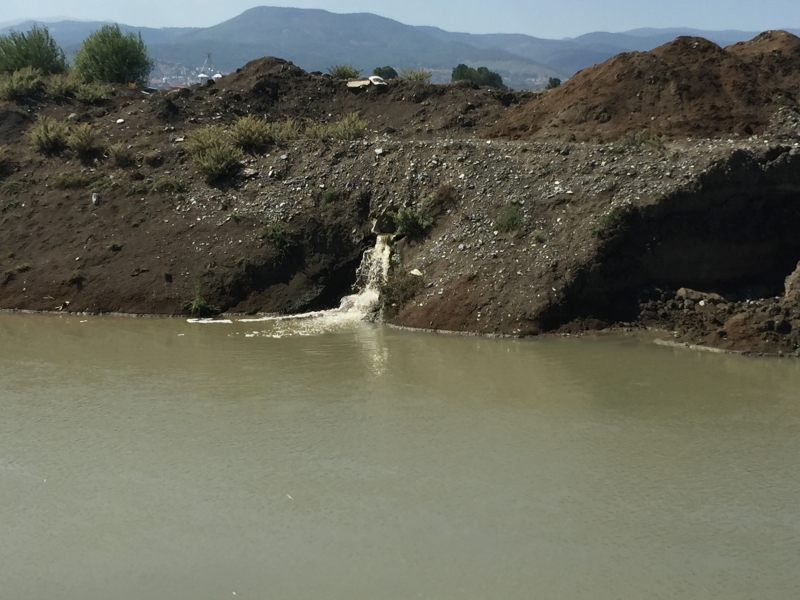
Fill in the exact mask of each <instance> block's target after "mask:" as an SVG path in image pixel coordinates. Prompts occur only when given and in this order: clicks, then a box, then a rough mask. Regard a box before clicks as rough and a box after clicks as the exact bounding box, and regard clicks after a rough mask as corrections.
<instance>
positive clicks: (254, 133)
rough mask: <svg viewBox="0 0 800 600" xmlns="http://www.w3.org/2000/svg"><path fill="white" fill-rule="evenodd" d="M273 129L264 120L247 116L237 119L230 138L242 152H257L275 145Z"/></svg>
mask: <svg viewBox="0 0 800 600" xmlns="http://www.w3.org/2000/svg"><path fill="white" fill-rule="evenodd" d="M272 129H273V128H272V127H271V125H270V123H267V122H266V121H265V120H264V119H259V118H258V117H254V116H252V115H247V116H244V117H240V118H238V119H236V121H235V122H234V123H233V125H232V126H231V129H230V136H231V139H232V140H233V143H234V144H236V145H237V146H239V147H240V148H241V149H242V150H244V151H246V152H257V151H259V150H264V149H265V148H267V147H269V146H270V145H271V144H272V143H273V141H274V140H273V136H272Z"/></svg>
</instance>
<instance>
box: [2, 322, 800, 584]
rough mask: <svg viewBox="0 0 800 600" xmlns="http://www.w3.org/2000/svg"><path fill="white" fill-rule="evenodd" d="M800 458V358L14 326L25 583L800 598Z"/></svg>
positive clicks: (8, 558)
mask: <svg viewBox="0 0 800 600" xmlns="http://www.w3.org/2000/svg"><path fill="white" fill-rule="evenodd" d="M312 333H316V335H309V334H312ZM798 457H800V363H798V362H794V361H789V360H755V359H745V358H741V357H736V356H727V355H716V354H705V353H695V352H691V351H687V350H683V349H673V348H665V347H658V346H655V345H652V344H649V343H645V342H642V341H638V340H632V339H624V338H596V339H583V340H561V339H539V340H523V341H519V340H516V341H511V340H494V339H481V338H469V337H455V336H442V335H432V334H422V333H413V332H407V331H398V330H392V329H387V328H384V327H381V326H375V325H369V324H364V323H356V324H352V323H351V324H344V325H341V326H340V327H338V328H337V327H330V328H329V331H327V332H322V333H320V332H318V331H314V328H313V327H312V326H309V324H308V323H304V324H300V323H297V324H292V323H286V322H281V323H258V322H256V323H238V322H234V323H231V324H215V325H196V324H195V325H193V324H189V323H186V322H184V321H179V320H160V319H159V320H146V319H123V318H85V317H73V316H64V317H58V316H43V315H16V314H2V315H0V597H2V598H8V599H17V598H47V599H80V600H94V599H98V600H99V599H103V600H105V599H108V598H116V599H120V600H127V599H131V600H133V599H137V600H138V599H141V598H170V599H179V600H182V599H186V600H204V599H209V600H210V599H216V598H232V597H234V593H235V597H236V598H343V599H345V598H346V599H348V600H353V599H360V598H365V599H366V598H369V599H374V598H453V599H464V598H476V599H477V598H525V599H529V598H534V597H536V598H595V599H606V598H609V599H610V598H614V599H629V598H630V599H636V600H640V599H642V598H650V599H653V598H720V599H722V598H724V599H726V600H730V599H738V598H742V599H744V598H771V599H776V598H787V599H788V598H792V599H794V598H797V597H798V596H799V595H800V569H798V568H797V565H798V562H797V560H798V556H800V500H799V499H800V460H799V459H798Z"/></svg>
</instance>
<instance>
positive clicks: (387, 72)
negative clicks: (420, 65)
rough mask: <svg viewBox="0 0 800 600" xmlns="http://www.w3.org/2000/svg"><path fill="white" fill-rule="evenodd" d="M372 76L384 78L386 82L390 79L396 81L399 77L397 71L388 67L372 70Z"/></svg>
mask: <svg viewBox="0 0 800 600" xmlns="http://www.w3.org/2000/svg"><path fill="white" fill-rule="evenodd" d="M372 74H373V75H377V76H378V77H382V78H383V79H385V80H386V81H389V80H390V79H396V78H397V77H399V75H398V74H397V71H395V70H394V69H393V68H392V67H390V66H388V65H387V66H385V67H375V68H374V69H373V70H372Z"/></svg>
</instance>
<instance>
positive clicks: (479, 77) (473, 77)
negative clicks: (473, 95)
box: [450, 63, 505, 88]
mask: <svg viewBox="0 0 800 600" xmlns="http://www.w3.org/2000/svg"><path fill="white" fill-rule="evenodd" d="M450 81H452V82H453V83H455V82H456V81H471V82H472V83H474V84H476V85H486V86H489V87H494V88H504V87H505V85H504V84H503V78H502V77H501V76H500V74H499V73H495V72H494V71H490V70H489V69H487V68H486V67H478V68H477V69H474V68H472V67H468V66H467V65H465V64H463V63H462V64H460V65H458V66H457V67H456V68H454V69H453V73H452V75H451V76H450Z"/></svg>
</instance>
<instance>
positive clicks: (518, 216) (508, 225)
mask: <svg viewBox="0 0 800 600" xmlns="http://www.w3.org/2000/svg"><path fill="white" fill-rule="evenodd" d="M524 223H525V213H523V212H522V209H521V208H520V207H519V206H517V205H516V204H512V205H511V206H509V207H508V208H507V209H506V210H505V211H503V214H501V215H500V216H499V217H498V219H497V222H496V223H495V225H496V226H497V229H499V230H500V231H503V232H506V233H509V232H511V231H516V230H517V229H519V228H520V227H522V225H523V224H524Z"/></svg>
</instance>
